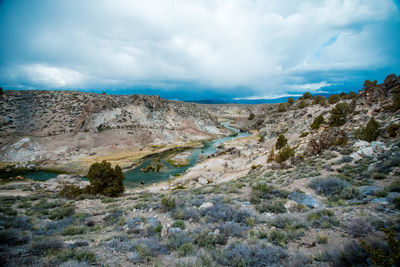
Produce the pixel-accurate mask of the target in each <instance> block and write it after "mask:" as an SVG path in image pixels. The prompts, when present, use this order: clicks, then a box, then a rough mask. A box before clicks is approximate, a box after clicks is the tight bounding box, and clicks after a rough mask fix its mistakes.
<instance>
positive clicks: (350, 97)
mask: <svg viewBox="0 0 400 267" xmlns="http://www.w3.org/2000/svg"><path fill="white" fill-rule="evenodd" d="M357 97H358V94H357V93H356V92H354V91H350V92H349V93H348V94H347V96H346V99H357Z"/></svg>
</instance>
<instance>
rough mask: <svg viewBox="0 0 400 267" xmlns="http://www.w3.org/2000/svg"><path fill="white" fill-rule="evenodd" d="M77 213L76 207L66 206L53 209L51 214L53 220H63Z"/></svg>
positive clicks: (50, 217)
mask: <svg viewBox="0 0 400 267" xmlns="http://www.w3.org/2000/svg"><path fill="white" fill-rule="evenodd" d="M74 213H75V206H73V205H66V206H62V207H59V208H56V209H53V210H52V211H51V212H50V214H49V219H51V220H61V219H63V218H65V217H67V216H71V215H73V214H74Z"/></svg>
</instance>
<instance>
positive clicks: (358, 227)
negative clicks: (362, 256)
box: [347, 218, 372, 236]
mask: <svg viewBox="0 0 400 267" xmlns="http://www.w3.org/2000/svg"><path fill="white" fill-rule="evenodd" d="M347 232H348V233H349V234H351V235H353V236H364V235H367V234H369V233H371V232H372V227H371V225H370V224H369V223H367V222H366V221H365V220H363V219H361V218H354V219H353V220H351V222H350V223H349V224H348V225H347Z"/></svg>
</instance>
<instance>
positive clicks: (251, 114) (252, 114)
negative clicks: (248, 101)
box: [247, 111, 256, 121]
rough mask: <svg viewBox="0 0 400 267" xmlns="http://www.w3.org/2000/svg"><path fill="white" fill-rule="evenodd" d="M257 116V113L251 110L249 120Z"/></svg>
mask: <svg viewBox="0 0 400 267" xmlns="http://www.w3.org/2000/svg"><path fill="white" fill-rule="evenodd" d="M255 117H256V115H254V113H253V112H251V111H250V115H249V117H248V118H247V119H248V120H249V121H251V120H254V118H255Z"/></svg>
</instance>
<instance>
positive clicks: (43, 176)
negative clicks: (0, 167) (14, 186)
mask: <svg viewBox="0 0 400 267" xmlns="http://www.w3.org/2000/svg"><path fill="white" fill-rule="evenodd" d="M18 175H19V176H22V177H24V178H30V179H32V180H37V181H47V180H49V179H51V178H55V177H56V176H57V175H58V173H53V172H46V171H26V172H0V178H2V179H4V178H9V177H16V176H18Z"/></svg>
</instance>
